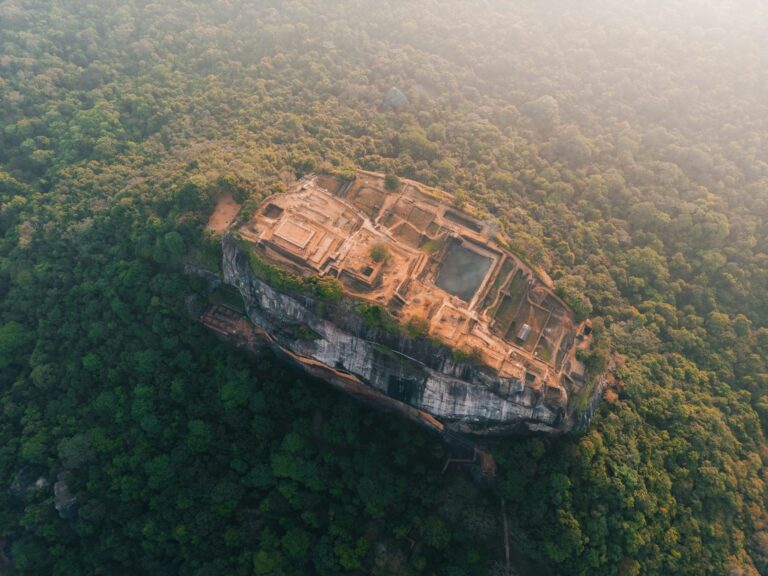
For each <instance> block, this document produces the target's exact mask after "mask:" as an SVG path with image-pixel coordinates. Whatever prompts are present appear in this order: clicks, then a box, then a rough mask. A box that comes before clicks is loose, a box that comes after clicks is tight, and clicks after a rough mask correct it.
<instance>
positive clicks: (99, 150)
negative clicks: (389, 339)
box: [0, 0, 768, 576]
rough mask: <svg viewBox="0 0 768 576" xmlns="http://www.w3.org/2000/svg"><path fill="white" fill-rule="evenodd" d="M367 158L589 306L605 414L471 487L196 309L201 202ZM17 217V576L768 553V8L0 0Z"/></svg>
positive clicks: (722, 569)
mask: <svg viewBox="0 0 768 576" xmlns="http://www.w3.org/2000/svg"><path fill="white" fill-rule="evenodd" d="M393 88H395V89H396V90H395V91H392V89H393ZM393 94H394V95H395V96H394V97H393V96H392V95H393ZM355 169H362V170H369V171H375V172H381V173H385V174H388V175H397V176H398V177H399V178H403V179H412V180H415V181H418V182H421V183H424V184H426V185H429V186H434V187H437V188H440V189H444V190H447V191H448V192H450V193H452V194H453V195H454V197H455V199H456V204H457V205H461V206H469V207H472V209H473V210H475V211H476V212H477V214H478V215H479V216H481V217H482V218H484V219H486V220H489V221H492V222H493V223H494V224H495V225H497V226H498V227H499V229H500V230H502V231H503V232H504V233H505V234H506V235H507V236H508V237H509V239H510V246H509V248H510V250H511V251H513V252H514V253H515V254H520V255H522V256H521V257H524V258H525V259H526V261H527V262H530V263H531V265H534V266H538V267H541V268H542V269H543V270H545V271H546V272H547V273H548V274H549V275H550V276H551V277H552V279H553V281H554V283H555V285H556V287H557V293H558V294H560V295H562V297H563V299H564V300H565V301H566V302H567V303H568V304H569V305H571V307H572V308H573V309H574V310H576V311H577V312H578V313H579V314H580V315H583V316H584V317H590V318H591V319H592V323H593V326H594V335H595V341H596V342H597V343H598V348H597V350H598V352H599V354H600V358H599V360H601V361H604V362H605V363H606V365H607V366H609V368H610V371H611V374H612V384H611V386H610V387H609V388H608V389H607V390H606V392H605V394H604V398H603V401H602V402H601V404H600V407H599V409H598V411H597V413H596V414H595V416H594V419H593V420H592V422H591V425H590V426H589V428H588V429H587V430H586V431H584V432H583V433H581V434H571V435H567V436H563V437H559V438H543V437H536V436H524V437H505V438H497V439H492V440H489V441H488V442H487V448H488V450H489V451H490V452H491V453H492V454H493V457H494V459H495V462H496V467H497V468H496V476H495V478H494V479H493V480H492V481H491V480H481V481H477V479H476V477H475V475H473V473H472V471H471V470H470V468H469V467H467V466H463V465H456V464H449V465H448V467H447V468H444V467H445V465H446V461H447V459H448V458H449V457H450V456H451V449H450V448H449V447H448V446H446V445H444V444H443V443H441V442H440V440H439V439H438V438H437V437H435V436H433V435H432V434H430V433H428V432H427V431H425V430H422V429H420V428H418V427H416V426H414V425H413V424H411V423H409V422H407V421H405V420H403V419H400V418H398V417H395V416H393V415H391V414H386V413H380V412H377V411H374V410H372V409H370V408H368V407H366V406H364V405H362V404H360V403H358V402H356V401H354V400H353V399H351V398H349V397H347V396H345V395H342V394H340V393H338V392H336V391H334V390H333V389H332V388H331V387H329V386H327V385H325V384H324V383H322V382H320V381H318V380H314V379H311V378H308V377H306V376H304V375H302V374H300V373H299V372H297V371H295V370H294V369H292V368H291V367H289V366H288V365H287V364H285V363H284V362H283V361H281V360H280V359H278V358H277V357H275V356H273V355H271V354H270V353H268V352H264V353H262V354H260V355H257V356H252V355H248V354H246V353H245V352H243V351H242V350H239V349H237V348H235V347H233V346H230V345H228V344H227V343H225V342H223V341H221V340H219V339H218V338H217V337H216V336H215V335H214V334H213V333H211V332H209V331H207V330H206V329H205V328H204V327H203V326H202V325H201V324H200V323H198V322H196V320H195V318H194V317H193V315H192V314H191V313H190V310H191V309H192V308H193V307H194V305H196V304H199V303H201V302H202V303H205V302H207V301H208V300H210V299H212V298H221V299H222V300H224V299H229V298H231V294H225V295H224V296H223V295H222V294H223V292H222V291H216V290H214V291H213V295H212V294H211V291H210V290H209V285H208V283H207V282H206V280H205V277H206V276H205V274H208V276H207V277H208V278H210V277H216V275H220V273H221V250H220V240H221V239H220V238H219V237H217V236H215V235H212V234H211V233H210V232H209V231H206V223H207V222H208V218H209V216H210V214H211V213H212V211H213V209H214V207H215V205H216V201H217V199H219V198H221V197H222V196H223V195H226V194H231V195H232V197H233V198H235V199H236V200H237V201H238V202H239V203H241V204H242V205H243V208H242V211H241V216H240V217H241V218H242V217H244V216H243V215H248V214H253V213H254V212H255V211H256V210H258V209H259V207H260V205H261V203H262V202H263V200H264V199H265V198H266V197H268V196H269V195H271V194H274V193H277V192H281V191H284V190H287V189H289V188H290V187H291V186H292V185H293V184H294V183H295V182H296V180H297V179H299V178H301V177H303V176H305V175H307V174H309V173H327V174H335V175H337V176H339V177H347V176H348V175H349V174H350V173H352V174H354V170H355ZM0 231H2V234H1V235H0V410H1V411H2V414H1V415H0V575H4V574H9V575H10V574H46V575H48V574H67V575H75V574H83V575H85V574H110V575H118V574H131V575H133V574H145V573H146V574H195V575H201V576H202V575H214V574H243V575H246V574H257V575H265V576H266V575H271V576H294V575H296V576H299V575H306V574H320V575H335V574H373V575H376V576H385V575H417V574H424V575H426V574H429V575H433V574H434V575H438V576H488V575H491V576H497V575H498V576H501V575H509V574H512V573H513V572H512V570H516V571H517V572H518V573H519V574H522V575H524V576H530V575H534V574H535V575H539V574H543V575H550V574H551V575H559V574H563V575H566V574H567V575H584V576H587V575H620V576H638V575H668V574H686V575H704V574H706V575H710V574H711V575H717V576H719V575H723V574H725V575H728V576H759V575H761V574H763V575H764V574H768V511H767V510H766V502H767V498H768V489H767V488H766V481H768V477H767V476H766V460H767V459H768V444H767V443H766V437H765V435H766V432H768V298H767V297H766V295H767V294H768V4H766V3H765V2H762V1H757V0H755V1H753V0H734V1H731V2H716V1H714V0H710V1H706V0H670V1H661V0H644V1H643V0H641V1H638V2H631V3H625V2H619V1H615V0H587V1H583V2H572V1H565V0H562V1H553V0H549V1H548V0H544V1H538V2H536V1H532V0H525V1H502V0H496V1H481V0H463V1H459V0H445V1H439V2H438V1H437V0H431V1H416V0H397V1H395V0H392V1H383V0H293V1H289V2H281V1H261V0H259V1H256V0H253V1H251V0H220V1H210V2H203V1H193V0H163V1H158V2H137V1H128V2H125V1H117V0H98V1H96V0H93V1H74V0H69V1H68V0H50V1H42V0H1V1H0ZM190 270H195V271H197V274H189V273H188V272H189V271H190ZM201 271H207V272H201ZM201 274H202V276H201ZM214 283H215V282H214ZM235 299H236V298H235ZM229 302H230V301H229V300H227V303H229ZM241 304H242V302H241ZM595 361H596V360H595ZM444 470H445V471H444ZM505 526H506V533H508V538H507V537H506V536H505ZM507 544H508V545H509V548H510V552H509V554H510V556H509V559H508V557H507V550H506V549H505V548H506V545H507Z"/></svg>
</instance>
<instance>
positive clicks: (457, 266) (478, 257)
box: [436, 242, 493, 302]
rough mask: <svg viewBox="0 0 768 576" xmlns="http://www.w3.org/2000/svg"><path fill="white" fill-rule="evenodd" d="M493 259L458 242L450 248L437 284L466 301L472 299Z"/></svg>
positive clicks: (441, 267) (438, 274)
mask: <svg viewBox="0 0 768 576" xmlns="http://www.w3.org/2000/svg"><path fill="white" fill-rule="evenodd" d="M492 263H493V259H492V258H489V257H488V256H483V255H482V254H478V253H477V252H475V251H474V250H470V249H469V248H466V247H465V246H463V245H462V244H459V243H458V242H457V243H455V244H453V245H451V246H450V247H449V248H448V252H446V254H445V258H444V259H443V262H442V264H441V265H440V270H439V272H438V273H437V281H436V284H437V285H438V286H439V287H440V288H442V289H443V290H445V291H446V292H448V293H450V294H453V295H454V296H458V297H459V298H461V299H462V300H464V301H465V302H469V301H470V300H472V297H473V296H474V295H475V292H477V289H478V288H480V286H481V285H482V283H483V280H484V279H485V276H486V274H488V270H490V268H491V264H492Z"/></svg>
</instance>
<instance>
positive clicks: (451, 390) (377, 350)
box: [222, 236, 573, 434]
mask: <svg viewBox="0 0 768 576" xmlns="http://www.w3.org/2000/svg"><path fill="white" fill-rule="evenodd" d="M222 246H223V270H224V281H225V283H227V284H230V285H232V286H235V287H236V288H238V290H239V291H240V293H241V295H242V297H243V301H244V302H245V305H246V309H247V313H248V316H249V318H250V319H251V322H252V323H253V324H254V325H255V326H257V327H258V328H260V329H262V330H263V331H264V332H266V333H267V335H268V340H269V342H270V345H271V346H272V348H273V349H274V350H275V351H276V352H277V353H278V354H279V355H281V356H282V357H284V358H288V359H290V360H291V361H292V362H294V363H296V364H298V365H299V366H301V367H302V368H304V369H305V370H306V371H307V372H309V373H310V374H312V375H315V376H319V377H321V378H324V379H326V380H328V381H329V382H331V383H332V384H334V385H336V386H337V387H340V388H342V389H344V390H345V391H347V392H350V393H352V394H354V395H356V396H358V397H362V398H364V399H366V400H367V401H368V402H371V403H373V404H377V405H379V406H382V407H385V408H387V409H391V410H397V411H399V412H401V413H403V414H405V415H407V416H409V417H411V418H413V419H415V420H417V421H419V422H421V423H423V424H427V425H429V426H432V427H433V428H436V429H438V430H440V431H444V432H448V431H456V432H471V433H476V434H503V433H511V432H539V433H547V434H556V433H560V432H564V431H567V430H569V429H570V428H571V427H572V426H573V422H572V420H571V419H570V418H569V417H568V416H567V415H566V408H567V398H564V397H560V398H555V399H552V398H546V397H544V396H543V395H539V394H537V392H536V391H535V390H533V389H531V388H529V387H527V386H525V383H524V382H522V381H520V380H517V379H510V378H501V377H499V376H498V375H496V374H495V373H494V372H493V371H492V370H490V369H488V368H487V367H484V366H479V365H475V364H473V363H471V362H461V361H457V360H456V359H455V358H454V356H453V354H452V351H451V350H450V349H449V348H448V347H447V346H443V345H440V344H438V343H436V342H434V341H432V340H430V339H428V338H424V337H411V336H408V335H407V334H405V333H403V332H400V331H387V330H385V329H383V328H381V327H379V326H372V325H370V324H369V323H366V321H365V320H364V319H363V317H362V316H361V314H360V313H359V311H358V310H359V309H358V308H357V307H356V301H354V300H353V299H351V298H346V297H343V298H341V300H339V301H333V302H329V301H326V300H322V299H320V298H319V297H311V296H307V295H305V294H303V293H302V294H296V293H291V292H288V291H278V290H276V289H274V288H273V287H272V286H270V285H269V284H267V283H266V282H265V281H264V280H262V279H260V278H259V277H257V276H256V275H255V274H254V273H253V272H252V270H251V267H250V265H249V261H248V255H247V254H246V253H245V252H243V251H242V250H241V249H240V247H239V245H238V243H237V241H235V240H234V239H232V238H230V237H228V236H225V237H224V239H223V242H222Z"/></svg>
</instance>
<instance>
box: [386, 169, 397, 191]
mask: <svg viewBox="0 0 768 576" xmlns="http://www.w3.org/2000/svg"><path fill="white" fill-rule="evenodd" d="M384 188H386V189H387V190H389V191H390V192H396V191H397V190H399V189H400V178H398V177H397V175H396V174H392V173H391V172H390V173H388V174H386V175H385V176H384Z"/></svg>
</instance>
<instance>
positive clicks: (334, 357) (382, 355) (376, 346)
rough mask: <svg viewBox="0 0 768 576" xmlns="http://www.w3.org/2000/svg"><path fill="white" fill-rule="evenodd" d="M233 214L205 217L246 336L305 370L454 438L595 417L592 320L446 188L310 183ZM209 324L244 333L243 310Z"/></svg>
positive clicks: (224, 209)
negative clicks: (579, 314) (587, 357)
mask: <svg viewBox="0 0 768 576" xmlns="http://www.w3.org/2000/svg"><path fill="white" fill-rule="evenodd" d="M236 214H237V213H236V208H235V207H233V203H232V201H231V198H224V199H222V200H221V201H220V202H219V207H218V208H217V213H216V214H214V215H213V216H212V217H211V222H210V226H211V227H212V228H215V229H216V231H218V232H222V233H223V239H222V245H223V273H224V282H225V283H227V284H230V285H231V286H234V287H236V288H237V289H238V290H239V292H240V295H241V296H242V298H243V302H244V306H245V311H246V313H247V318H248V320H249V324H248V325H249V328H252V329H253V330H254V331H256V332H258V334H259V335H260V336H261V337H263V338H264V339H266V341H267V342H268V343H269V344H270V346H271V347H272V348H273V349H274V350H275V351H276V352H277V353H278V355H280V356H282V357H284V358H287V359H289V360H290V361H291V362H293V363H295V364H297V365H299V366H301V367H302V368H303V369H304V370H306V371H307V372H308V373H310V374H312V375H315V376H318V377H320V378H323V379H324V380H327V381H329V382H331V383H332V384H334V385H336V386H337V387H340V388H342V389H344V390H345V391H347V392H349V393H351V394H353V395H355V396H357V397H361V398H363V399H365V400H366V401H368V402H369V403H373V404H376V405H378V406H380V407H384V408H387V409H391V410H396V411H398V412H400V413H403V414H406V415H408V416H409V417H411V418H412V419H415V420H417V421H419V422H421V423H423V424H426V425H427V426H430V427H432V428H435V429H437V430H438V431H441V432H443V433H447V434H450V433H454V432H462V433H473V434H485V435H490V434H508V433H515V432H540V433H549V434H555V433H560V432H566V431H568V430H571V429H572V428H574V426H576V425H577V424H579V423H580V422H581V423H583V421H584V420H585V419H588V418H589V415H588V414H586V415H585V412H588V409H587V410H585V407H589V406H591V405H593V404H594V402H593V399H594V398H596V397H597V394H598V391H599V389H600V388H601V386H600V383H601V382H602V379H603V378H602V375H590V374H587V373H586V369H585V365H584V363H583V362H582V361H581V360H580V359H581V358H583V357H584V356H583V355H582V353H581V352H583V353H584V354H586V352H587V351H588V350H589V347H590V345H591V339H592V334H591V324H590V322H589V321H588V320H584V321H578V320H577V319H576V316H575V314H574V312H573V311H572V310H571V309H570V308H569V307H568V306H567V305H566V304H565V303H564V302H563V301H562V300H561V299H560V298H559V297H558V296H557V295H556V294H555V293H554V291H553V286H552V283H551V280H549V278H548V277H547V276H546V275H545V274H544V273H543V272H541V271H538V270H534V269H532V268H531V267H530V266H528V265H527V264H525V263H524V262H523V261H522V260H521V259H520V258H519V257H517V256H515V255H513V254H512V253H511V252H510V251H509V250H508V249H507V248H506V245H507V241H506V240H505V239H504V237H503V236H502V235H501V234H500V233H499V231H498V227H497V226H494V225H493V224H491V223H488V222H484V221H482V220H480V219H478V218H476V217H474V216H472V215H471V214H469V213H468V212H465V211H462V210H459V209H457V208H455V207H454V206H453V205H452V198H451V196H450V195H448V194H447V193H445V192H442V191H439V190H435V189H432V188H429V187H427V186H424V185H421V184H418V183H416V182H412V181H409V180H402V181H401V180H398V179H397V178H394V177H391V176H388V177H384V176H383V175H381V174H375V173H371V172H363V171H358V172H357V173H356V175H355V176H354V178H353V179H351V180H350V179H346V180H344V179H342V178H339V177H336V176H330V175H310V176H307V177H305V178H303V179H302V180H300V181H299V182H298V183H297V184H296V185H295V186H294V187H293V188H292V189H291V190H289V191H287V192H284V193H279V194H275V195H273V196H271V197H269V198H268V199H267V200H265V201H264V202H263V204H262V205H261V206H260V208H259V209H258V211H257V212H256V213H255V214H254V215H253V216H252V217H249V218H248V219H246V218H242V217H241V218H240V219H239V220H238V219H237V218H236ZM233 222H234V224H233ZM202 319H203V321H204V322H205V323H206V324H208V325H209V326H211V327H213V328H214V329H217V330H218V331H219V332H221V333H229V334H234V333H235V332H236V331H237V330H236V328H235V326H236V324H237V320H239V315H238V314H234V313H232V312H231V311H230V310H228V309H227V308H226V307H223V306H221V305H214V306H211V307H209V308H208V309H207V310H206V312H205V313H204V315H203V317H202ZM580 351H581V352H580Z"/></svg>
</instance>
